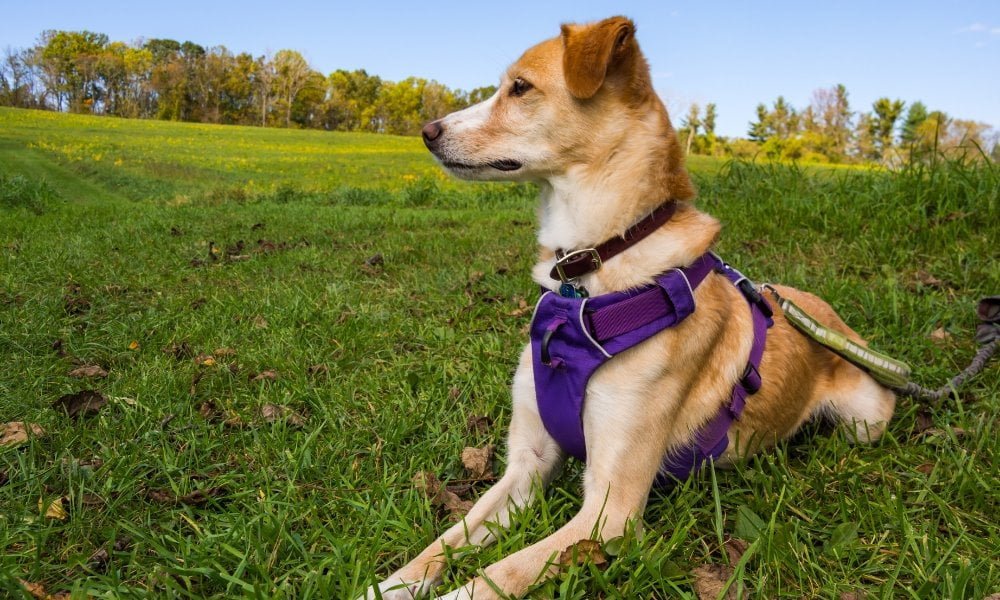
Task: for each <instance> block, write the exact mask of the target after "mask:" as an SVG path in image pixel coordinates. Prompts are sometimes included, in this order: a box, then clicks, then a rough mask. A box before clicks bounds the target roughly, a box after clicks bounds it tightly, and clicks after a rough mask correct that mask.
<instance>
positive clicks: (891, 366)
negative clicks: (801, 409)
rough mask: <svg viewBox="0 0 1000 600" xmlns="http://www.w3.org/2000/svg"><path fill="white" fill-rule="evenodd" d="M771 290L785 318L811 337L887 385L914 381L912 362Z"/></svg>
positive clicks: (898, 386)
mask: <svg viewBox="0 0 1000 600" xmlns="http://www.w3.org/2000/svg"><path fill="white" fill-rule="evenodd" d="M769 289H771V288H769ZM771 292H772V293H773V294H774V295H775V297H776V298H777V299H778V306H780V307H781V310H782V311H784V313H785V319H787V320H788V322H789V323H791V324H792V325H794V326H795V328H796V329H798V330H799V331H801V332H802V333H804V334H805V335H806V336H807V337H809V338H811V339H813V340H815V341H816V342H817V343H819V344H822V345H823V346H826V347H827V348H829V349H830V350H832V351H833V352H835V353H836V354H838V355H839V356H841V357H842V358H843V359H844V360H846V361H847V362H849V363H851V364H853V365H856V366H858V367H861V368H862V369H864V370H865V371H867V372H868V373H869V374H870V375H871V376H872V377H874V378H875V380H876V381H878V382H879V383H881V384H882V385H884V386H886V387H891V388H902V387H905V386H906V384H908V383H909V382H910V366H909V365H908V364H906V363H904V362H901V361H898V360H896V359H894V358H891V357H889V356H886V355H885V354H882V353H881V352H876V351H874V350H872V349H871V348H865V347H864V346H862V345H860V344H857V343H855V342H854V341H852V340H851V339H849V338H848V337H847V336H845V335H843V334H842V333H840V332H838V331H834V330H833V329H830V328H829V327H827V326H825V325H823V324H822V323H820V322H819V321H817V320H816V319H814V318H813V317H812V316H811V315H810V314H809V313H807V312H806V311H804V310H802V309H801V308H799V306H798V305H796V304H795V303H794V302H792V301H791V300H789V299H788V298H784V297H782V296H780V295H779V294H778V293H777V292H775V291H774V290H773V289H771Z"/></svg>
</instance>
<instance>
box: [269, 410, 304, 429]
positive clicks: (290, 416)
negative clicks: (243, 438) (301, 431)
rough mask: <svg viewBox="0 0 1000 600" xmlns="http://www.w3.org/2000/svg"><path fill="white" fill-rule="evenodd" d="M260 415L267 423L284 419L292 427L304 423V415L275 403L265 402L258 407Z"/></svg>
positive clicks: (300, 425)
mask: <svg viewBox="0 0 1000 600" xmlns="http://www.w3.org/2000/svg"><path fill="white" fill-rule="evenodd" d="M260 415H261V416H262V417H264V420H265V421H267V422H268V423H275V422H277V421H284V422H285V423H287V424H288V425H291V426H292V427H302V426H303V425H305V424H306V418H305V417H303V416H302V415H300V414H299V413H297V412H295V411H294V410H292V409H290V408H288V407H287V406H278V405H277V404H265V405H264V406H262V407H261V409H260Z"/></svg>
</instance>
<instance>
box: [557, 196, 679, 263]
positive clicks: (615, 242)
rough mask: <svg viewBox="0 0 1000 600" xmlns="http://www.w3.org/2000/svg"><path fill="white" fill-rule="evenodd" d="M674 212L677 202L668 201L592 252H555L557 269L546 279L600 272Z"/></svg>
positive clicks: (590, 250) (586, 250)
mask: <svg viewBox="0 0 1000 600" xmlns="http://www.w3.org/2000/svg"><path fill="white" fill-rule="evenodd" d="M676 211H677V202H676V201H674V200H668V201H666V202H665V203H663V204H661V205H660V206H658V207H657V208H656V210H654V211H653V212H652V213H651V214H650V215H649V216H648V217H646V218H645V219H643V220H641V221H639V222H638V223H636V224H635V225H633V226H631V227H629V228H628V229H627V230H626V231H625V233H623V234H622V235H620V236H617V237H613V238H611V239H610V240H605V241H604V242H602V243H601V244H599V245H597V246H594V247H593V248H584V249H582V250H573V251H571V252H566V251H565V250H563V249H562V248H560V249H558V250H556V265H555V266H554V267H552V270H551V271H550V272H549V277H551V278H552V279H555V280H557V281H561V282H563V283H566V282H569V281H573V280H574V279H577V278H578V277H583V276H584V275H586V274H588V273H593V272H594V271H596V270H598V269H600V268H601V265H603V264H604V261H606V260H609V259H610V258H611V257H612V256H615V255H616V254H619V253H620V252H623V251H624V250H626V249H627V248H630V247H631V246H632V245H633V244H635V243H636V242H638V241H639V240H641V239H643V238H645V237H646V236H648V235H649V234H651V233H653V232H654V231H656V230H657V229H659V228H660V227H661V226H662V225H663V224H664V223H666V222H667V221H669V220H670V218H671V217H673V216H674V213H675V212H676Z"/></svg>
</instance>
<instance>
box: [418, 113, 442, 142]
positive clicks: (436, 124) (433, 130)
mask: <svg viewBox="0 0 1000 600" xmlns="http://www.w3.org/2000/svg"><path fill="white" fill-rule="evenodd" d="M421 133H422V134H423V136H424V145H425V146H427V147H428V148H433V147H434V146H436V145H437V141H438V140H439V139H441V134H442V133H444V127H442V126H441V121H440V120H437V121H431V122H430V123H428V124H426V125H424V128H423V129H422V130H421Z"/></svg>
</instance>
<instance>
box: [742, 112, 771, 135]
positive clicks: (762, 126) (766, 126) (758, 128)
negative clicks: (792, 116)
mask: <svg viewBox="0 0 1000 600" xmlns="http://www.w3.org/2000/svg"><path fill="white" fill-rule="evenodd" d="M769 120H770V118H769V115H768V113H767V106H765V105H764V103H763V102H761V103H760V104H758V105H757V120H756V121H751V122H750V129H749V130H748V131H747V136H748V137H749V138H750V139H751V140H752V141H755V142H761V143H763V142H766V141H767V138H769V137H771V125H770V123H769Z"/></svg>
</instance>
